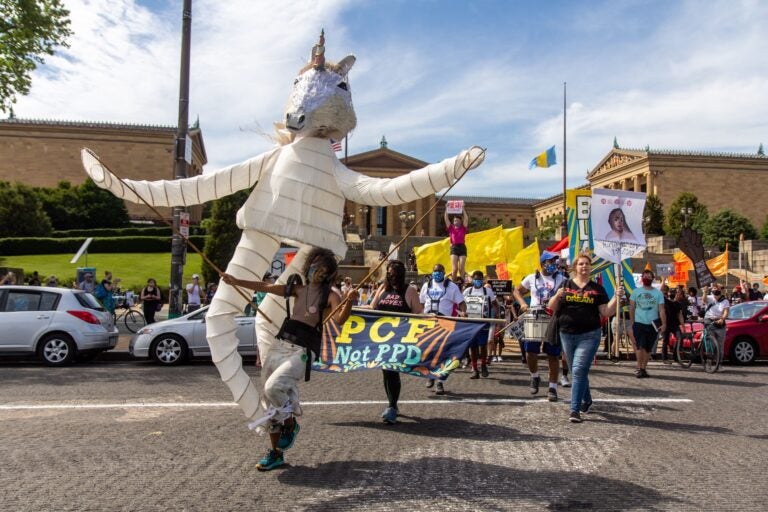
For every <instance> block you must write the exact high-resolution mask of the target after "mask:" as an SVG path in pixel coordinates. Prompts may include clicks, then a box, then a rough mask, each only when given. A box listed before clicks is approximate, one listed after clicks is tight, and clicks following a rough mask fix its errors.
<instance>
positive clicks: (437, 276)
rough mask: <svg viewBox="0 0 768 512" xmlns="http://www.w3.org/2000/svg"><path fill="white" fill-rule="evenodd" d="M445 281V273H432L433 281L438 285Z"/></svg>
mask: <svg viewBox="0 0 768 512" xmlns="http://www.w3.org/2000/svg"><path fill="white" fill-rule="evenodd" d="M444 279H445V272H432V280H433V281H435V282H436V283H442V282H443V280H444Z"/></svg>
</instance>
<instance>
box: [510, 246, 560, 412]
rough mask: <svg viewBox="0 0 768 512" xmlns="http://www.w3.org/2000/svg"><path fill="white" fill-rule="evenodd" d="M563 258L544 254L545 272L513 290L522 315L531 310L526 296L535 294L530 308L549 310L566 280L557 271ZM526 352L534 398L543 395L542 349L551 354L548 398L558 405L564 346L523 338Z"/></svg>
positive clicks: (542, 267)
mask: <svg viewBox="0 0 768 512" xmlns="http://www.w3.org/2000/svg"><path fill="white" fill-rule="evenodd" d="M559 257H560V256H559V255H558V254H557V253H554V252H550V251H544V252H542V253H541V258H540V259H539V261H540V262H541V272H539V271H538V270H537V271H536V272H534V273H533V274H530V275H528V276H526V277H525V278H524V279H523V280H522V281H521V282H520V284H519V285H518V286H517V288H515V290H514V291H513V295H514V297H515V300H516V301H517V303H518V304H519V305H520V312H521V313H524V312H526V311H527V310H528V309H529V306H528V304H526V303H525V300H524V299H523V295H524V294H526V293H528V292H529V291H530V292H531V305H530V309H539V310H540V309H542V308H545V307H546V305H547V302H549V299H550V298H551V297H552V295H553V294H554V292H555V290H557V289H558V288H559V287H560V285H561V284H562V283H563V281H565V278H564V277H563V275H562V274H561V273H560V272H558V271H557V260H558V259H559ZM522 341H523V352H525V361H526V363H527V364H528V370H529V371H530V372H531V383H530V391H531V394H532V395H535V394H537V393H538V392H539V386H540V385H541V377H539V353H541V350H542V348H543V349H544V353H545V354H547V364H548V366H549V389H548V391H547V399H548V400H549V401H550V402H557V374H558V371H559V369H560V355H561V354H562V349H561V347H560V346H552V345H550V344H549V343H547V342H544V343H543V346H542V342H541V341H540V340H526V339H525V338H523V340H522Z"/></svg>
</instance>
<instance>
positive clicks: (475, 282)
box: [464, 270, 498, 379]
mask: <svg viewBox="0 0 768 512" xmlns="http://www.w3.org/2000/svg"><path fill="white" fill-rule="evenodd" d="M483 284H484V283H483V273H482V272H481V271H479V270H475V271H474V272H472V285H471V286H468V287H466V288H465V289H464V302H465V303H466V305H467V317H469V318H492V317H493V316H494V313H495V310H496V308H497V307H498V303H497V302H496V294H495V293H493V290H491V289H488V288H486V287H485V286H483ZM493 334H494V328H493V324H488V326H486V327H484V328H483V329H481V330H480V332H478V333H477V336H475V338H474V339H473V340H472V343H470V344H469V357H470V361H471V364H472V375H471V376H470V377H469V378H470V379H478V378H480V375H482V376H483V377H488V343H489V342H490V341H491V340H492V339H493ZM478 356H479V359H480V371H478V370H477V362H478Z"/></svg>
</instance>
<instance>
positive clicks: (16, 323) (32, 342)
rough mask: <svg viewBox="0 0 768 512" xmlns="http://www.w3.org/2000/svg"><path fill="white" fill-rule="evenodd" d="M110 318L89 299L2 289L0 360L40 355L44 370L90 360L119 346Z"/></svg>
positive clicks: (72, 293)
mask: <svg viewBox="0 0 768 512" xmlns="http://www.w3.org/2000/svg"><path fill="white" fill-rule="evenodd" d="M117 336H118V332H117V328H116V327H115V322H114V319H113V318H112V315H111V314H110V313H109V312H107V311H106V310H105V309H104V308H103V307H102V306H101V304H99V301H97V300H96V298H95V297H93V295H91V294H90V293H85V292H83V291H80V290H70V289H68V288H50V287H42V286H0V354H2V355H24V354H37V355H38V356H39V357H40V359H42V360H43V362H44V363H45V364H48V365H51V366H63V365H65V364H68V363H70V362H72V361H73V360H75V359H76V358H77V359H79V360H87V359H90V358H91V357H93V356H95V355H97V354H99V353H100V352H103V351H105V350H109V349H112V348H114V347H115V345H117Z"/></svg>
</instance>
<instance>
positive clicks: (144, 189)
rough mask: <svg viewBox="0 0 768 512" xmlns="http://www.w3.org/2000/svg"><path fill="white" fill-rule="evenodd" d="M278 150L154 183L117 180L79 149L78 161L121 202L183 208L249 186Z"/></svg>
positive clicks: (88, 152) (260, 174) (93, 157)
mask: <svg viewBox="0 0 768 512" xmlns="http://www.w3.org/2000/svg"><path fill="white" fill-rule="evenodd" d="M279 150H280V148H275V149H273V150H270V151H267V152H266V153H262V154H260V155H258V156H256V157H253V158H251V159H249V160H246V161H245V162H241V163H239V164H235V165H231V166H229V167H226V168H224V169H221V170H218V171H216V172H212V173H206V174H201V175H199V176H195V177H193V178H186V179H182V180H158V181H146V180H141V181H137V180H126V179H124V180H123V181H120V180H119V179H118V178H117V176H115V175H114V174H112V173H111V172H110V171H109V169H108V168H107V167H106V166H105V165H103V164H102V163H101V161H100V160H99V158H98V157H97V156H96V154H94V153H93V152H92V151H91V150H89V149H83V150H82V152H81V158H82V161H83V167H85V172H87V173H88V175H89V176H90V177H91V179H93V181H94V183H96V185H98V186H99V187H101V188H104V189H107V190H109V191H110V192H112V193H113V194H115V195H116V196H117V197H119V198H121V199H125V200H126V201H131V202H133V203H148V204H150V205H152V206H187V205H192V204H202V203H205V202H207V201H211V200H213V199H218V198H221V197H225V196H228V195H230V194H233V193H235V192H237V191H238V190H243V189H247V188H249V187H252V186H253V185H254V184H255V183H256V182H257V181H258V180H259V178H260V177H261V176H262V174H263V173H264V171H265V170H266V169H268V168H269V167H270V166H272V165H274V161H275V157H276V156H277V153H278V152H279Z"/></svg>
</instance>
